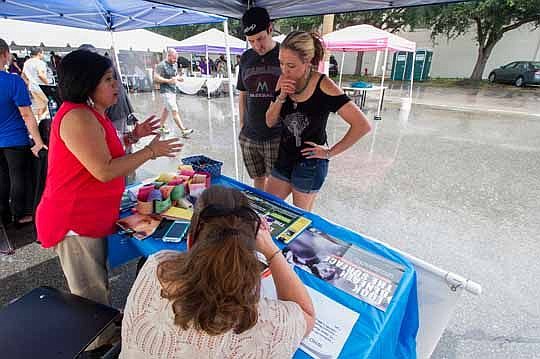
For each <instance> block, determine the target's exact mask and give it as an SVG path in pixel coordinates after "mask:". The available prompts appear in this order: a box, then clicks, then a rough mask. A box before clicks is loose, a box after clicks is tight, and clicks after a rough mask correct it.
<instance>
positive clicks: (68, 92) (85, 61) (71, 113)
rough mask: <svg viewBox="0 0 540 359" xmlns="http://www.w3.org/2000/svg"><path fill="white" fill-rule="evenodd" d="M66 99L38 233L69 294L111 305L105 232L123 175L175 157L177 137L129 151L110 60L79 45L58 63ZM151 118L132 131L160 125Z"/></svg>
mask: <svg viewBox="0 0 540 359" xmlns="http://www.w3.org/2000/svg"><path fill="white" fill-rule="evenodd" d="M58 87H59V90H60V95H61V97H62V99H63V101H64V102H63V104H62V106H60V109H59V111H58V113H57V114H56V116H55V117H54V119H53V122H52V126H51V134H50V142H49V161H48V162H49V167H48V171H47V180H46V185H45V190H44V192H43V196H42V199H41V202H40V204H39V207H38V209H37V214H36V226H37V233H38V239H39V240H40V241H41V243H42V245H43V247H45V248H54V250H55V252H56V253H57V254H58V256H59V258H60V264H61V266H62V270H63V271H64V275H65V276H66V279H67V282H68V285H69V289H70V290H71V292H72V293H74V294H77V295H80V296H82V297H85V298H89V299H92V300H95V301H97V302H101V303H104V304H109V303H110V299H109V290H108V276H107V266H106V257H107V253H106V248H107V246H106V240H105V236H106V235H108V234H110V233H112V232H113V230H114V224H115V221H116V220H117V218H118V211H119V206H120V200H121V197H122V192H123V190H124V176H126V175H127V174H128V173H130V172H132V171H134V170H135V169H136V168H137V167H139V166H141V165H142V164H143V163H145V162H146V161H148V160H150V159H155V158H156V157H160V156H174V155H175V154H176V153H177V152H179V151H180V149H181V147H182V145H181V144H180V143H178V142H177V141H178V139H176V138H174V139H168V140H160V137H159V135H156V136H155V137H154V139H153V140H152V141H151V142H150V143H149V144H148V145H147V146H146V147H144V148H143V149H141V150H139V151H137V152H135V153H131V154H128V155H126V154H125V152H124V149H123V146H122V143H121V142H120V139H119V138H118V135H117V133H116V130H115V128H114V126H113V124H112V123H111V121H110V120H109V119H108V118H107V116H106V115H105V110H106V109H107V108H108V107H110V106H111V105H113V104H114V103H116V101H117V99H118V91H119V89H118V81H117V79H116V78H114V74H113V68H112V63H111V61H110V60H109V59H108V58H106V57H104V56H101V55H99V54H96V53H93V52H90V51H87V50H77V51H73V52H71V53H70V54H68V55H67V56H66V57H65V58H64V59H63V60H62V64H61V66H60V69H59V83H58ZM157 122H158V121H154V119H153V118H149V119H148V120H147V121H145V122H144V123H143V124H141V125H140V126H137V127H136V128H135V130H134V133H132V134H131V136H130V137H131V138H138V137H143V136H148V135H150V134H152V133H153V131H154V130H155V129H156V128H157Z"/></svg>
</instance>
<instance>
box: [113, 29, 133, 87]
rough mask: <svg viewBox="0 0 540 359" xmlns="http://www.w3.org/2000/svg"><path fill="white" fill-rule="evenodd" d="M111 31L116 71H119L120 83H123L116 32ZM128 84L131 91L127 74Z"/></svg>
mask: <svg viewBox="0 0 540 359" xmlns="http://www.w3.org/2000/svg"><path fill="white" fill-rule="evenodd" d="M109 33H110V34H111V47H112V48H113V52H114V61H115V62H116V71H117V72H118V76H120V78H119V79H118V80H120V83H122V69H120V60H119V59H118V51H116V45H115V43H114V32H113V31H109ZM126 86H127V88H128V92H129V81H128V78H127V76H126Z"/></svg>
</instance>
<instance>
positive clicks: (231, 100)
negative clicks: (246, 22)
mask: <svg viewBox="0 0 540 359" xmlns="http://www.w3.org/2000/svg"><path fill="white" fill-rule="evenodd" d="M223 29H224V30H225V52H226V53H227V76H228V77H229V103H230V105H231V119H232V129H233V146H234V179H236V180H238V144H237V141H236V138H237V136H236V116H235V115H234V92H233V91H234V90H233V83H232V69H231V65H232V64H231V49H230V47H229V23H228V22H227V20H225V21H223Z"/></svg>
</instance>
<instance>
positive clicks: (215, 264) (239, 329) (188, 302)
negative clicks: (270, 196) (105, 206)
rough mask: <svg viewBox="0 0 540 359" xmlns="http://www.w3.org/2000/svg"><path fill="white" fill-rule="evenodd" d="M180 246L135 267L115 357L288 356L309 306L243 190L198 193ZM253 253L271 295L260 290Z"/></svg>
mask: <svg viewBox="0 0 540 359" xmlns="http://www.w3.org/2000/svg"><path fill="white" fill-rule="evenodd" d="M187 247H188V250H187V252H185V253H179V252H177V251H162V252H159V253H157V254H155V255H152V256H150V257H149V259H148V261H147V262H146V263H145V265H144V266H143V267H142V269H141V271H140V272H139V275H138V276H137V278H136V280H135V283H134V284H133V287H132V288H131V291H130V293H129V295H128V299H127V301H126V306H125V309H124V319H123V321H122V352H121V353H120V358H122V359H132V358H178V359H180V358H186V359H191V358H274V359H285V358H291V357H292V356H293V354H294V352H295V351H296V349H297V348H298V346H299V344H300V341H301V340H302V339H303V338H304V337H305V336H307V335H308V334H309V333H310V332H311V330H312V329H313V326H314V324H315V312H314V309H313V304H312V302H311V298H310V296H309V294H308V292H307V290H306V288H305V286H304V285H303V283H302V282H301V281H300V279H299V278H298V276H297V275H296V273H295V272H294V270H293V269H292V268H291V267H290V266H289V264H288V263H287V261H286V260H285V257H284V256H283V255H282V254H281V250H280V249H279V248H278V247H277V246H276V244H275V243H274V241H273V240H272V237H271V235H270V232H269V226H268V224H267V223H266V222H265V221H264V220H262V219H261V218H260V217H259V216H258V215H257V213H255V212H254V211H253V210H252V209H251V207H250V206H249V202H248V200H247V198H246V197H245V195H244V194H243V193H242V192H240V191H239V190H237V189H233V188H227V187H221V186H212V187H210V188H209V189H207V190H205V191H204V192H203V193H202V195H201V196H200V197H199V199H198V200H197V203H196V206H195V211H194V213H193V218H192V220H191V226H190V229H189V233H188V240H187ZM256 251H258V252H259V253H261V254H262V255H263V256H264V257H265V259H266V262H267V264H268V266H269V267H270V270H271V271H272V280H273V281H274V284H275V287H276V291H277V299H269V298H264V297H262V296H261V294H260V291H261V263H260V262H259V259H258V257H257V254H256ZM141 338H144V339H141Z"/></svg>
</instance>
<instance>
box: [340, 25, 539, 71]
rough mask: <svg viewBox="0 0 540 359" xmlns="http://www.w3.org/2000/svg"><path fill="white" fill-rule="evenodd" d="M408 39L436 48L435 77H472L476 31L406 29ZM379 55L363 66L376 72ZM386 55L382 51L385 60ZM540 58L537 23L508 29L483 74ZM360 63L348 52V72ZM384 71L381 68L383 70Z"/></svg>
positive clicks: (367, 59)
mask: <svg viewBox="0 0 540 359" xmlns="http://www.w3.org/2000/svg"><path fill="white" fill-rule="evenodd" d="M398 35H399V36H402V37H404V38H406V39H408V40H411V41H415V42H416V45H417V48H419V49H426V48H427V49H433V62H432V66H431V77H433V78H436V77H441V78H468V77H470V75H471V73H472V70H473V68H474V64H475V62H476V56H477V51H478V49H477V46H476V41H475V40H474V38H475V33H474V31H473V32H469V33H467V34H465V35H464V36H461V37H459V38H457V39H454V40H447V39H446V37H443V36H441V37H438V38H437V39H435V41H432V40H431V33H430V31H428V30H418V31H413V32H403V33H400V34H398ZM335 56H336V59H337V61H338V64H341V54H340V53H336V54H335ZM375 56H376V55H375V54H374V53H365V54H364V59H363V65H362V68H366V67H367V68H368V72H369V73H370V74H372V73H373V66H374V64H375ZM382 57H383V54H381V60H380V61H381V62H382ZM392 59H393V54H390V55H389V56H388V64H389V65H388V72H387V73H388V74H389V73H390V71H391V66H392ZM520 60H522V61H530V60H536V61H540V29H536V30H535V29H534V27H533V26H527V25H526V26H522V27H520V28H518V29H516V30H513V31H509V32H507V33H506V34H505V35H504V36H503V38H502V39H501V40H500V41H499V42H498V43H497V45H495V48H494V49H493V52H492V53H491V56H490V58H489V60H488V63H487V65H486V68H485V70H484V74H483V77H484V78H487V76H488V75H489V73H490V72H491V70H492V69H494V68H497V67H499V66H502V65H504V64H507V63H509V62H512V61H520ZM355 65H356V53H347V54H346V55H345V65H344V71H343V73H344V74H352V73H353V72H354V69H355ZM379 73H380V71H379Z"/></svg>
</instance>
